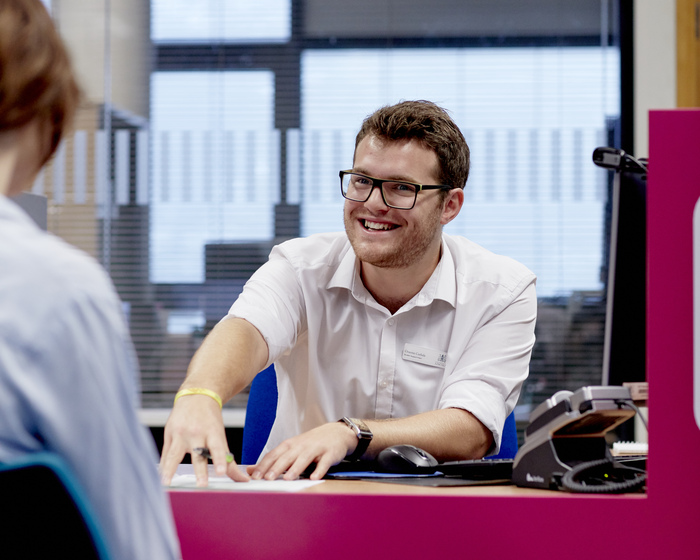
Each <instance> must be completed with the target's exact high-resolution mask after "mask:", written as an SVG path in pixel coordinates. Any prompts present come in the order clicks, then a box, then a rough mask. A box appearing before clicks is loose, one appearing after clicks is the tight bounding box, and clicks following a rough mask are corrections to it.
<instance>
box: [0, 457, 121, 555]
mask: <svg viewBox="0 0 700 560" xmlns="http://www.w3.org/2000/svg"><path fill="white" fill-rule="evenodd" d="M0 500H1V501H2V505H1V506H0V507H2V509H3V511H4V512H5V515H3V523H2V531H3V534H4V535H7V537H6V542H5V544H4V547H8V546H9V543H10V542H14V543H15V544H16V545H17V546H18V547H20V548H18V549H16V550H20V551H21V552H20V553H19V554H18V557H21V558H53V557H56V556H60V557H61V558H63V557H66V558H81V559H82V558H84V559H87V560H91V559H95V560H109V559H110V558H111V557H110V555H109V552H108V550H107V545H106V543H105V540H104V537H103V534H102V532H101V529H100V527H99V525H98V523H97V520H96V518H95V517H94V515H93V513H92V508H91V506H90V504H89V503H88V501H87V498H86V496H85V494H84V491H83V489H82V488H81V487H80V485H79V484H78V481H77V480H76V478H75V476H74V475H73V473H72V472H71V470H70V468H69V467H68V465H67V464H66V463H65V461H64V460H63V459H61V458H60V457H59V456H58V455H56V454H54V453H49V452H42V453H30V454H27V455H24V456H22V457H21V458H20V459H17V460H16V461H13V462H11V463H0Z"/></svg>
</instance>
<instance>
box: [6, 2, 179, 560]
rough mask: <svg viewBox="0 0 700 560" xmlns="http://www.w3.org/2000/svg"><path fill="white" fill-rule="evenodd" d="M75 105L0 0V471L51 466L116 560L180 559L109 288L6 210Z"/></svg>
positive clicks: (16, 12) (47, 49)
mask: <svg viewBox="0 0 700 560" xmlns="http://www.w3.org/2000/svg"><path fill="white" fill-rule="evenodd" d="M78 101H79V90H78V87H77V85H76V82H75V79H74V76H73V73H72V70H71V66H70V62H69V58H68V54H67V52H66V49H65V47H64V45H63V43H62V41H61V39H60V37H59V35H58V33H57V32H56V30H55V28H54V26H53V23H52V21H51V18H50V16H49V14H48V13H47V11H46V9H45V8H44V6H43V4H42V3H41V2H40V1H39V0H0V462H1V463H6V462H11V461H13V460H16V459H19V458H21V457H22V456H24V455H26V454H30V453H35V452H41V451H50V452H54V453H56V454H58V455H60V456H61V457H62V458H63V459H64V460H65V461H66V462H67V464H68V465H69V467H70V468H71V470H72V471H73V472H74V474H75V475H76V477H77V479H78V480H79V482H80V484H81V485H82V487H83V489H84V490H85V493H86V495H87V498H88V501H89V502H90V505H91V506H92V509H93V511H94V512H95V514H96V516H97V522H98V524H99V525H100V526H101V527H102V530H103V533H104V535H105V539H106V541H107V543H106V544H107V547H108V549H109V550H110V552H111V554H112V555H113V557H114V558H119V559H122V558H123V559H127V558H128V559H138V558H142V559H144V560H146V559H148V560H153V559H156V558H157V559H169V558H179V557H180V552H179V547H178V543H177V539H176V535H175V529H174V523H173V519H172V514H171V512H170V509H169V505H168V502H167V500H166V497H165V495H164V494H163V491H162V488H161V486H160V483H159V478H158V472H157V462H158V457H157V451H156V449H155V446H154V444H153V441H152V440H151V439H150V435H149V434H148V433H147V431H146V429H145V428H144V427H143V426H142V425H141V424H140V422H139V420H138V418H137V415H136V405H137V402H138V394H137V376H138V366H137V362H136V357H135V353H134V351H133V347H132V344H131V340H130V337H129V332H128V329H127V326H126V322H125V320H124V317H123V313H122V309H121V303H120V301H119V299H118V297H117V295H116V292H115V291H114V288H113V286H112V283H111V281H110V279H109V277H108V276H107V275H106V273H105V272H104V271H103V270H102V269H101V268H100V267H99V265H98V264H97V263H96V262H95V261H94V260H93V259H92V258H90V257H88V256H87V255H85V254H84V253H82V252H80V251H79V250H77V249H75V248H73V247H71V246H70V245H68V244H66V243H65V242H63V241H61V240H60V239H58V238H57V237H54V236H53V235H51V234H47V233H45V232H43V231H41V230H40V229H39V228H38V227H37V226H36V225H35V224H34V223H33V222H32V221H31V219H30V218H29V217H28V216H27V215H26V214H25V213H24V212H23V211H22V210H21V209H20V207H19V206H17V205H16V204H15V203H14V202H13V201H12V197H13V196H15V195H18V194H19V193H20V192H21V191H22V190H24V189H27V188H29V187H31V185H32V183H33V181H34V179H35V177H36V175H37V173H38V172H39V170H40V169H41V167H42V166H43V165H44V164H45V163H46V162H47V161H48V159H49V158H50V157H51V155H52V154H53V153H54V151H55V150H56V148H57V146H58V144H59V142H60V140H61V138H62V136H63V135H64V133H65V131H66V130H67V128H68V127H69V126H70V123H71V121H72V118H73V116H74V113H75V110H76V107H77V104H78ZM57 522H60V520H57ZM37 536H39V537H40V533H39V534H38V535H37ZM57 552H58V551H57Z"/></svg>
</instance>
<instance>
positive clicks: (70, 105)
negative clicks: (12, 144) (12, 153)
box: [0, 0, 80, 165]
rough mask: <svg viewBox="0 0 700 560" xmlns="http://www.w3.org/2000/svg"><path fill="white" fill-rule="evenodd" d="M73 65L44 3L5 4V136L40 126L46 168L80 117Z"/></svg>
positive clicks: (1, 104)
mask: <svg viewBox="0 0 700 560" xmlns="http://www.w3.org/2000/svg"><path fill="white" fill-rule="evenodd" d="M79 96H80V93H79V89H78V86H77V84H76V82H75V78H74V77H73V71H72V69H71V64H70V59H69V57H68V53H67V52H66V49H65V47H64V45H63V41H62V40H61V38H60V36H59V35H58V32H57V31H56V28H55V27H54V25H53V22H52V20H51V17H50V16H49V14H48V12H47V11H46V8H45V7H44V5H43V4H42V3H41V1H40V0H0V132H4V131H8V130H13V129H17V128H21V127H23V126H24V125H27V124H29V123H31V122H32V121H35V120H36V122H37V123H38V124H39V130H40V131H41V140H42V141H43V142H45V144H46V145H45V146H44V147H43V149H42V151H41V165H43V164H44V163H46V161H47V160H48V159H49V158H50V157H51V155H52V154H53V153H54V152H55V150H56V148H57V146H58V144H59V142H60V141H61V137H62V136H63V134H64V131H65V129H66V128H67V126H68V125H69V124H70V122H71V121H72V119H73V116H74V114H75V110H76V107H77V105H78V100H79Z"/></svg>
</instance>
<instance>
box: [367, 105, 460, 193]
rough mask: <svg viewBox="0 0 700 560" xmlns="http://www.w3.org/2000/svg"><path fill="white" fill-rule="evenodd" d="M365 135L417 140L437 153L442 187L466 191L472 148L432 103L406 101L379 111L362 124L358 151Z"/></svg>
mask: <svg viewBox="0 0 700 560" xmlns="http://www.w3.org/2000/svg"><path fill="white" fill-rule="evenodd" d="M366 136H376V137H377V138H379V139H381V140H391V141H400V140H413V139H415V140H418V141H419V142H420V143H421V144H422V145H423V146H425V147H426V148H429V149H431V150H433V151H434V152H435V154H436V155H437V158H438V162H439V170H438V180H439V182H440V184H441V185H449V186H451V187H457V188H460V189H463V188H464V186H465V185H466V183H467V178H468V177H469V146H468V145H467V141H466V140H465V139H464V136H463V135H462V133H461V132H460V130H459V128H458V127H457V125H456V124H455V123H454V121H453V120H452V118H451V117H450V116H449V114H448V113H447V111H445V110H444V109H443V108H442V107H439V106H438V105H436V104H435V103H432V102H430V101H403V102H401V103H397V104H396V105H390V106H387V107H382V108H381V109H378V110H377V111H375V112H374V113H372V114H371V115H370V116H368V117H367V118H366V119H365V120H364V122H363V123H362V128H360V132H358V133H357V137H356V138H355V149H356V150H357V146H358V145H359V144H360V142H361V141H362V139H363V138H365V137H366Z"/></svg>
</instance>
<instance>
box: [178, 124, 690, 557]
mask: <svg viewBox="0 0 700 560" xmlns="http://www.w3.org/2000/svg"><path fill="white" fill-rule="evenodd" d="M649 158H650V173H649V185H648V190H649V195H648V203H649V204H648V206H649V209H648V232H647V233H648V255H649V267H648V291H649V293H648V329H647V331H648V343H647V368H648V372H647V378H648V381H649V407H650V425H649V445H650V453H649V460H648V471H649V483H648V489H647V494H646V495H621V496H605V495H593V496H588V495H573V494H567V493H563V492H550V491H545V490H530V489H522V488H515V487H492V488H474V487H472V488H461V489H455V488H437V489H426V488H414V487H409V486H405V487H404V486H398V485H389V484H378V483H350V482H339V481H338V482H337V483H336V482H333V483H331V482H327V483H324V484H322V485H320V486H317V487H314V488H311V489H308V490H305V491H303V492H300V493H294V494H286V493H285V494H282V493H275V494H267V493H235V492H225V491H199V490H193V491H175V490H173V491H171V492H170V493H169V495H170V500H171V503H172V506H173V511H174V515H175V521H176V525H177V530H178V534H179V536H180V539H181V546H182V552H183V557H184V559H185V560H194V559H200V558H201V559H204V558H206V559H209V560H214V559H219V558H280V559H295V558H304V559H309V558H312V559H315V558H334V559H336V558H337V559H343V558H382V559H394V558H397V559H398V558H402V559H414V558H431V559H432V558H439V557H447V558H472V557H473V558H476V557H480V556H481V557H491V558H520V559H523V558H567V559H578V558H581V559H584V558H585V559H586V560H590V558H633V559H647V558H648V559H654V560H657V559H666V558H669V559H674V560H675V559H686V558H689V559H691V558H692V559H700V478H698V476H697V474H696V473H698V471H699V470H700V469H699V468H698V465H700V429H698V426H697V424H696V423H695V419H694V417H693V400H692V399H693V300H692V215H693V209H694V206H695V203H696V201H697V200H698V198H700V110H674V111H652V112H651V113H650V152H649Z"/></svg>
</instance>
